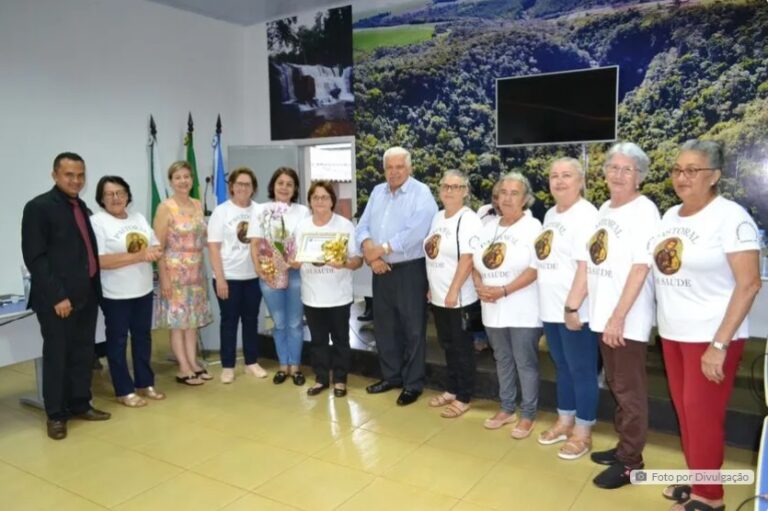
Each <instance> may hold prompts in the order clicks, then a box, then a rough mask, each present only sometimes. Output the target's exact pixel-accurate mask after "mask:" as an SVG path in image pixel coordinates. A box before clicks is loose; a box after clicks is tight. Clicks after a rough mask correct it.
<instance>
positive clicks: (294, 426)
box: [259, 416, 351, 454]
mask: <svg viewBox="0 0 768 511" xmlns="http://www.w3.org/2000/svg"><path fill="white" fill-rule="evenodd" d="M350 431H351V427H350V426H344V425H341V424H339V423H337V422H332V421H318V420H314V419H310V418H306V417H299V416H294V417H293V418H292V420H290V421H286V422H284V423H282V424H275V425H273V426H272V427H271V428H270V429H267V430H265V431H263V433H262V435H261V438H259V440H260V441H261V442H264V443H266V444H270V445H274V446H276V447H284V448H286V449H290V450H292V451H296V452H300V453H303V454H314V453H316V452H318V451H320V450H321V449H323V448H325V447H327V446H329V445H331V444H332V443H333V442H335V441H336V440H338V439H340V438H341V437H342V436H343V435H344V434H345V433H348V432H350Z"/></svg>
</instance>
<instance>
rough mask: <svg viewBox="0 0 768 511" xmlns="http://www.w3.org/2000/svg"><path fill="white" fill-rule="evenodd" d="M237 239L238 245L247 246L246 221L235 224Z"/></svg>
mask: <svg viewBox="0 0 768 511" xmlns="http://www.w3.org/2000/svg"><path fill="white" fill-rule="evenodd" d="M235 232H237V239H238V240H240V243H245V244H248V221H247V220H243V221H242V222H240V223H238V224H237V229H236V231H235Z"/></svg>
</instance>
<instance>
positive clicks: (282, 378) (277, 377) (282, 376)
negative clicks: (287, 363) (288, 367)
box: [272, 371, 288, 385]
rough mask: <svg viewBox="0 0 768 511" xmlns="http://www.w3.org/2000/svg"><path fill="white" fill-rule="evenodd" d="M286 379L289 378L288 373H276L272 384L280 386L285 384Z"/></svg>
mask: <svg viewBox="0 0 768 511" xmlns="http://www.w3.org/2000/svg"><path fill="white" fill-rule="evenodd" d="M286 378H288V373H286V372H285V371H278V372H276V373H275V376H274V377H273V378H272V383H274V384H275V385H279V384H281V383H283V382H284V381H285V380H286Z"/></svg>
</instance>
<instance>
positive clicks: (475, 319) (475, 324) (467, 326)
mask: <svg viewBox="0 0 768 511" xmlns="http://www.w3.org/2000/svg"><path fill="white" fill-rule="evenodd" d="M461 216H464V215H463V214H462V215H461ZM459 227H461V217H459V221H458V222H457V223H456V258H457V259H459V260H460V259H461V247H460V246H459ZM459 308H460V309H461V329H462V330H464V331H465V332H482V331H483V330H484V329H485V327H484V326H483V314H482V309H481V308H480V300H477V301H475V303H471V304H469V305H467V306H466V307H464V306H463V305H462V303H461V290H459Z"/></svg>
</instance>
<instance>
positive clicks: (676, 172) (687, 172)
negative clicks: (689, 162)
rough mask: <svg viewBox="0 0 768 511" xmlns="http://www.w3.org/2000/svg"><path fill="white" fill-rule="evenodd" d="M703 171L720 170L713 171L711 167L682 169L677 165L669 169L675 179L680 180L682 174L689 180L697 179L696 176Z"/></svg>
mask: <svg viewBox="0 0 768 511" xmlns="http://www.w3.org/2000/svg"><path fill="white" fill-rule="evenodd" d="M702 170H718V169H713V168H711V167H685V168H682V167H678V166H677V165H675V166H674V167H672V168H671V169H669V173H670V175H671V176H672V177H674V178H678V177H680V174H683V175H684V176H685V177H687V178H688V179H693V178H694V177H696V174H698V173H699V172H701V171H702Z"/></svg>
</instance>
